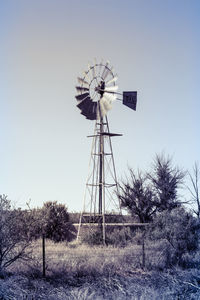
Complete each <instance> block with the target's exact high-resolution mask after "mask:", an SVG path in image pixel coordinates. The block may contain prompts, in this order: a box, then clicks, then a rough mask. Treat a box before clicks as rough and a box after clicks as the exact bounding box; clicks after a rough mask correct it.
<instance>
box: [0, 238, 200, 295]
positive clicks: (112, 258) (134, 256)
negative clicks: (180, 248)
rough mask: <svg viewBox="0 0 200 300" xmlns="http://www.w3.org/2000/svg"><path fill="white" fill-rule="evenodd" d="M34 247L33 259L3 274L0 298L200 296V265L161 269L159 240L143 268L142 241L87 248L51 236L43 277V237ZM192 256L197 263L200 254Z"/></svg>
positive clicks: (148, 247) (20, 263)
mask: <svg viewBox="0 0 200 300" xmlns="http://www.w3.org/2000/svg"><path fill="white" fill-rule="evenodd" d="M32 246H33V248H34V259H33V260H32V261H29V262H27V263H26V264H25V263H24V262H16V263H15V264H14V265H12V268H10V269H9V270H8V271H9V272H8V274H7V276H5V278H1V279H0V299H2V300H8V299H12V300H15V299H16V300H19V299H31V300H36V299H45V300H46V299H47V300H48V299H49V300H50V299H51V300H61V299H62V300H65V299H120V300H121V299H140V300H142V299H144V300H149V299H151V300H152V299H159V300H160V299H167V300H168V299H173V300H174V299H200V271H199V268H197V267H198V266H197V267H195V264H194V265H193V267H191V268H190V269H185V270H183V269H180V268H173V269H168V270H164V271H160V270H159V269H162V268H159V266H160V265H161V264H163V262H162V259H161V251H160V248H159V247H158V246H157V245H154V246H153V245H152V247H151V246H150V245H147V252H146V262H147V268H146V269H145V270H142V268H141V261H142V257H141V246H140V245H134V246H133V245H130V246H127V247H124V248H114V247H110V246H109V247H100V246H99V247H89V246H86V245H79V244H76V243H71V244H68V245H67V244H66V243H58V244H54V243H53V242H51V241H47V243H46V260H47V270H46V275H47V276H46V278H45V279H44V278H42V271H41V269H42V259H41V257H42V247H41V240H38V241H36V242H34V243H33V245H32ZM159 254H160V255H159ZM186 259H187V260H188V261H189V260H191V261H192V258H191V257H186ZM193 260H194V262H196V263H198V262H199V261H200V257H199V255H197V254H196V256H195V257H194V259H193Z"/></svg>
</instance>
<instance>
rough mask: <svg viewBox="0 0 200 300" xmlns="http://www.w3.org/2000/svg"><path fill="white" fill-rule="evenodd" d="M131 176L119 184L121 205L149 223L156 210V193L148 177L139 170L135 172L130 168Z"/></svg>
mask: <svg viewBox="0 0 200 300" xmlns="http://www.w3.org/2000/svg"><path fill="white" fill-rule="evenodd" d="M129 173H130V174H129V177H128V179H127V180H126V181H123V182H122V183H121V184H120V185H119V193H118V197H119V199H120V202H121V206H122V207H124V208H126V209H127V210H128V211H129V212H130V213H131V215H132V216H133V217H136V216H137V217H138V218H139V221H140V223H148V222H149V221H151V220H152V216H153V214H154V213H155V211H156V206H155V201H154V194H153V192H152V188H151V186H150V184H149V182H148V177H147V176H146V175H143V174H142V172H140V171H138V173H137V174H135V173H134V171H133V169H131V168H129Z"/></svg>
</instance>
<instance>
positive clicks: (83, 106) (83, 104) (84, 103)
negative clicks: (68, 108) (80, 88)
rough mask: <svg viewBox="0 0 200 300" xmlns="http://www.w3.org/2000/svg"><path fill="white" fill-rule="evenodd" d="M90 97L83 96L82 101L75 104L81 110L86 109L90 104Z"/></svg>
mask: <svg viewBox="0 0 200 300" xmlns="http://www.w3.org/2000/svg"><path fill="white" fill-rule="evenodd" d="M90 102H91V99H90V97H87V98H85V99H84V100H83V101H82V102H80V103H79V104H77V107H78V108H80V109H81V110H85V109H87V106H88V105H89V104H90Z"/></svg>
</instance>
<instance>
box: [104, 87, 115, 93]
mask: <svg viewBox="0 0 200 300" xmlns="http://www.w3.org/2000/svg"><path fill="white" fill-rule="evenodd" d="M117 90H118V86H117V85H113V86H107V87H106V88H105V93H106V91H108V92H116V91H117Z"/></svg>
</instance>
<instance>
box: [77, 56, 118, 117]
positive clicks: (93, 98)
mask: <svg viewBox="0 0 200 300" xmlns="http://www.w3.org/2000/svg"><path fill="white" fill-rule="evenodd" d="M116 80H117V76H116V75H114V73H113V68H112V67H111V66H110V65H109V62H106V63H105V64H104V63H102V62H100V63H96V62H95V63H94V64H93V65H88V69H87V71H84V72H83V76H82V77H78V84H79V85H77V86H76V90H77V93H78V95H76V99H77V101H78V104H77V107H78V108H79V109H80V110H81V114H82V115H84V116H85V117H86V119H88V120H98V119H100V118H103V117H104V116H105V115H106V114H107V112H108V110H110V109H111V108H112V103H113V101H114V100H115V99H116V92H117V89H118V87H117V86H116Z"/></svg>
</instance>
